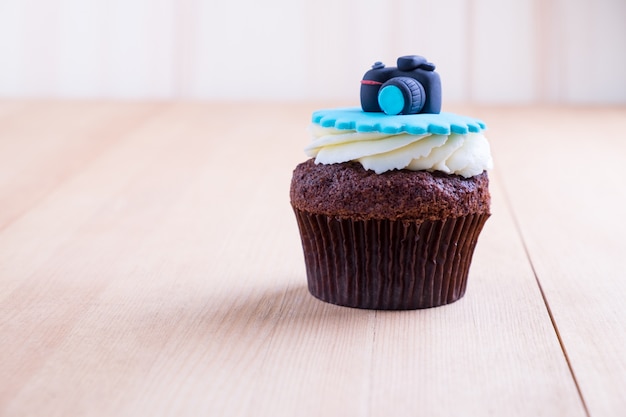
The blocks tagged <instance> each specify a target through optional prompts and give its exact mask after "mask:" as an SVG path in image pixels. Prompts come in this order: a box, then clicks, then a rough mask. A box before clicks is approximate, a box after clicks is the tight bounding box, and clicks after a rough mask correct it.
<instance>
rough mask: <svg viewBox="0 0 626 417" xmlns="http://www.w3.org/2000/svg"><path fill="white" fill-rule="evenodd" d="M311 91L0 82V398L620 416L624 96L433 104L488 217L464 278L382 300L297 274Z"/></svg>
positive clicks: (282, 410)
mask: <svg viewBox="0 0 626 417" xmlns="http://www.w3.org/2000/svg"><path fill="white" fill-rule="evenodd" d="M325 105H326V106H327V105H328V103H322V105H320V103H295V104H294V103H285V104H280V103H274V104H265V103H200V102H101V101H97V102H86V101H85V102H83V101H61V102H58V101H0V416H3V417H4V416H42V415H45V416H70V415H71V416H143V415H145V416H169V415H171V416H197V415H210V416H322V415H323V416H371V417H375V416H390V415H399V416H505V415H506V416H623V415H624V413H625V410H626V397H625V396H624V395H623V394H624V389H625V388H624V387H626V325H625V324H624V323H626V309H624V307H623V306H624V302H623V297H624V294H626V280H625V278H626V272H625V271H626V240H625V239H624V238H623V236H624V235H625V234H626V222H625V221H624V214H626V187H625V186H624V181H623V178H624V175H623V172H622V170H623V168H624V166H626V133H625V132H626V108H624V107H611V108H579V107H576V108H562V107H558V108H557V107H554V108H552V107H543V108H530V107H509V108H488V107H463V106H456V107H453V108H448V109H447V110H451V111H457V112H461V113H465V114H470V115H474V116H477V117H480V118H482V119H483V120H485V121H486V122H487V124H488V126H489V130H488V137H489V139H490V141H491V144H492V149H493V153H494V159H495V161H496V166H495V169H494V170H493V171H492V172H491V173H490V176H491V179H492V184H491V190H492V196H493V208H492V211H493V215H492V217H491V218H490V219H489V221H488V222H487V225H486V226H485V229H484V231H483V233H482V235H481V237H480V239H479V243H478V247H477V250H476V253H475V256H474V261H473V264H472V268H471V271H470V278H469V286H468V292H467V294H466V295H465V297H464V298H463V299H461V300H460V301H458V302H457V303H454V304H451V305H448V306H445V307H440V308H435V309H429V310H421V311H406V312H382V311H366V310H356V309H350V308H343V307H337V306H333V305H329V304H326V303H323V302H320V301H318V300H316V299H314V298H313V297H311V296H310V295H309V294H308V291H307V289H306V278H305V271H304V262H303V256H302V250H301V246H300V240H299V235H298V230H297V226H296V223H295V218H294V216H293V213H292V211H291V207H290V205H289V196H288V189H289V182H290V178H291V171H292V169H293V168H294V167H295V165H296V164H297V163H298V162H300V161H303V160H304V159H305V156H304V154H303V152H302V148H303V147H304V146H305V145H306V143H307V142H308V135H307V131H306V127H307V124H308V121H309V118H310V113H311V112H312V111H313V110H314V109H316V108H319V107H322V106H325ZM242 112H245V114H246V116H245V118H242V117H241V114H242Z"/></svg>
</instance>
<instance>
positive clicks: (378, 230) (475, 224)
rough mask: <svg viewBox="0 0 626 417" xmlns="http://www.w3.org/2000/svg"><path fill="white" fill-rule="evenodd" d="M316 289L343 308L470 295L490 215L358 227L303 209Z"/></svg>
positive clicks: (406, 306)
mask: <svg viewBox="0 0 626 417" xmlns="http://www.w3.org/2000/svg"><path fill="white" fill-rule="evenodd" d="M295 213H296V218H297V221H298V226H299V228H300V234H301V238H302V245H303V248H304V258H305V264H306V271H307V280H308V286H309V291H310V292H311V294H312V295H314V296H315V297H317V298H319V299H321V300H323V301H326V302H329V303H332V304H338V305H342V306H349V307H357V308H369V309H379V310H412V309H418V308H429V307H435V306H440V305H444V304H449V303H452V302H454V301H456V300H458V299H459V298H461V297H462V296H463V294H465V288H466V286H467V276H468V272H469V266H470V263H471V260H472V255H473V253H474V247H475V246H476V241H477V240H478V235H479V234H480V231H481V230H482V227H483V225H484V224H485V221H486V220H487V218H488V217H489V214H471V215H468V216H465V217H458V218H450V219H446V220H441V221H425V222H422V223H418V222H411V221H401V220H398V221H391V220H365V221H353V220H349V219H340V218H335V217H330V216H326V215H320V214H311V213H307V212H304V211H300V210H297V209H295Z"/></svg>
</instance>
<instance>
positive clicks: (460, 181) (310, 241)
mask: <svg viewBox="0 0 626 417" xmlns="http://www.w3.org/2000/svg"><path fill="white" fill-rule="evenodd" d="M434 70H435V66H434V65H433V64H432V63H430V62H428V61H427V60H426V59H424V58H423V57H420V56H415V55H413V56H404V57H400V58H398V63H397V67H386V66H385V65H383V64H382V63H380V62H376V63H375V64H374V65H373V66H372V69H371V70H369V71H368V72H366V73H365V75H364V77H363V80H362V82H361V106H360V107H354V108H339V109H327V110H319V111H316V112H314V113H313V117H312V125H311V133H312V141H311V143H310V144H309V145H308V146H307V147H306V148H305V152H306V154H307V155H308V156H309V157H310V158H311V159H309V160H307V161H305V162H303V163H301V164H299V165H298V166H297V167H296V169H295V170H294V172H293V177H292V181H291V189H290V198H291V205H292V207H293V210H294V212H295V216H296V220H297V223H298V227H299V231H300V236H301V240H302V246H303V249H304V260H305V266H306V274H307V281H308V288H309V291H310V293H311V294H312V295H313V296H315V297H317V298H319V299H320V300H323V301H326V302H329V303H333V304H337V305H342V306H347V307H356V308H367V309H381V310H407V309H420V308H429V307H436V306H441V305H444V304H449V303H452V302H454V301H456V300H458V299H459V298H461V297H462V296H463V295H464V294H465V290H466V287H467V278H468V273H469V267H470V263H471V260H472V255H473V253H474V248H475V246H476V243H477V240H478V236H479V234H480V232H481V230H482V228H483V225H484V224H485V222H486V220H487V219H488V218H489V216H490V210H489V207H490V195H489V189H488V185H489V178H488V174H487V170H488V169H490V168H491V167H492V160H491V153H490V149H489V144H488V142H487V140H486V138H485V136H484V135H483V132H484V130H485V124H484V123H483V122H481V121H480V120H476V119H474V118H471V117H467V116H462V115H457V114H452V113H442V112H441V83H440V81H439V75H438V74H437V73H436V72H435V71H434Z"/></svg>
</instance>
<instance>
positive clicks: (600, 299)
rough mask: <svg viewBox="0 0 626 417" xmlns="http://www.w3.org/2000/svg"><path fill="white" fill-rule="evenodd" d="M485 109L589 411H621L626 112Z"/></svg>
mask: <svg viewBox="0 0 626 417" xmlns="http://www.w3.org/2000/svg"><path fill="white" fill-rule="evenodd" d="M487 113H488V114H489V115H490V116H489V117H490V121H491V123H490V127H491V134H492V138H493V140H492V143H493V144H494V148H495V149H496V151H497V155H498V156H499V159H498V160H497V164H498V169H499V170H501V171H502V175H503V177H504V178H505V185H506V194H507V196H508V198H509V199H510V201H511V204H512V206H513V210H514V212H515V217H516V221H517V222H518V227H519V229H520V231H521V234H522V236H523V238H524V242H525V245H526V247H527V250H528V252H529V255H530V259H531V261H532V264H533V268H534V270H535V273H536V274H537V278H538V280H539V282H540V283H541V287H542V288H543V291H544V293H545V297H546V299H547V301H548V303H549V306H550V309H551V312H552V315H553V317H554V320H555V322H556V326H557V328H558V331H559V334H560V337H561V340H562V343H563V344H564V346H565V350H566V351H567V355H568V357H569V360H570V362H571V366H572V368H573V370H574V373H575V375H576V378H577V380H578V384H579V386H580V389H581V391H582V395H583V397H584V400H585V403H586V404H587V407H588V408H589V412H590V414H591V415H602V416H622V415H623V414H624V410H626V397H625V396H624V395H623V394H624V387H625V386H626V326H624V323H625V322H626V311H625V310H624V308H623V306H624V301H623V294H625V293H626V282H625V281H624V271H626V257H624V254H626V241H625V240H624V238H623V237H624V235H625V234H626V222H625V221H624V219H623V217H624V213H626V186H624V182H623V175H622V173H621V170H622V169H623V167H624V166H626V141H624V133H623V132H624V131H626V108H624V107H613V108H601V107H600V108H569V109H568V108H565V109H554V108H538V109H518V110H513V109H512V110H507V111H501V110H495V109H490V110H489V111H485V114H487ZM522 121H525V122H522Z"/></svg>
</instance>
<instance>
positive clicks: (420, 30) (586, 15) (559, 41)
mask: <svg viewBox="0 0 626 417" xmlns="http://www.w3.org/2000/svg"><path fill="white" fill-rule="evenodd" d="M405 54H419V55H424V56H426V57H427V58H428V59H429V60H430V61H432V62H434V63H435V64H436V65H437V66H438V71H439V73H440V74H441V77H442V81H443V87H444V97H445V100H447V101H453V102H474V103H503V104H508V103H510V104H516V103H524V104H527V103H561V104H563V103H574V104H600V103H626V0H436V1H434V0H385V1H381V0H345V1H338V0H264V1H258V0H229V1H227V2H226V1H217V0H0V97H1V98H14V97H18V98H111V99H198V100H224V99H227V100H276V101H280V100H307V99H337V100H346V101H353V100H357V99H358V98H357V97H356V93H355V91H357V89H358V82H359V80H360V78H361V76H362V75H363V73H364V72H365V71H366V70H367V69H368V68H369V67H370V66H371V64H372V63H373V62H374V61H377V60H380V61H383V62H385V63H386V64H388V65H392V64H393V65H395V59H396V58H397V56H399V55H405Z"/></svg>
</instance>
